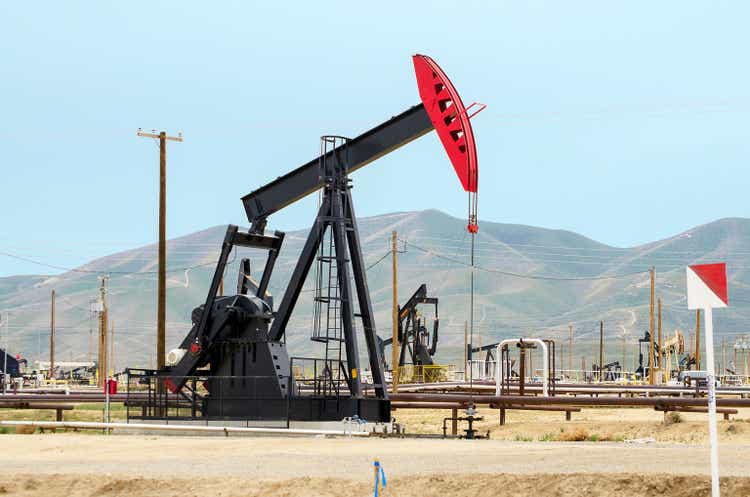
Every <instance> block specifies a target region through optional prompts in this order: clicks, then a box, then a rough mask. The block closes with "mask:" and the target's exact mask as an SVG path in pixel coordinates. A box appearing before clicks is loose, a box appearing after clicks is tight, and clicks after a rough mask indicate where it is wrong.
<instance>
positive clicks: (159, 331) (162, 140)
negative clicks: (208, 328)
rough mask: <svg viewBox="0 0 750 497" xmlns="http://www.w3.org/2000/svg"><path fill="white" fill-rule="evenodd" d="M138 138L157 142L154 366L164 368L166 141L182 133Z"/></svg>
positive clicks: (179, 139)
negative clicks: (156, 258) (157, 211)
mask: <svg viewBox="0 0 750 497" xmlns="http://www.w3.org/2000/svg"><path fill="white" fill-rule="evenodd" d="M137 135H138V136H142V137H145V138H155V139H158V140H159V281H158V284H157V287H158V291H157V294H158V295H157V313H156V314H157V316H156V366H157V369H162V368H163V367H164V361H165V358H166V349H165V347H166V345H165V343H166V336H167V140H170V141H176V142H181V141H182V133H178V134H177V136H167V133H166V131H161V132H160V133H159V134H156V133H155V132H153V133H144V132H143V131H141V129H140V128H139V129H138V133H137Z"/></svg>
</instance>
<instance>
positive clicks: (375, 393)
mask: <svg viewBox="0 0 750 497" xmlns="http://www.w3.org/2000/svg"><path fill="white" fill-rule="evenodd" d="M413 63H414V68H415V73H416V76H417V84H418V88H419V93H420V98H421V100H422V103H421V104H419V105H416V106H414V107H412V108H410V109H408V110H406V111H405V112H403V113H401V114H399V115H397V116H395V117H392V118H391V119H389V120H387V121H385V122H383V123H382V124H380V125H378V126H376V127H374V128H372V129H370V130H369V131H366V132H364V133H363V134H361V135H359V136H357V137H356V138H352V139H348V138H344V137H338V136H324V137H322V138H321V155H320V156H319V157H317V158H314V159H313V160H311V161H309V162H308V163H306V164H304V165H302V166H300V167H298V168H297V169H295V170H293V171H291V172H290V173H288V174H285V175H284V176H281V177H279V178H278V179H276V180H274V181H272V182H270V183H268V184H266V185H265V186H262V187H261V188H259V189H257V190H255V191H253V192H251V193H250V194H248V195H246V196H244V197H243V198H242V202H243V205H244V208H245V212H246V214H247V218H248V220H249V222H250V228H249V230H247V231H242V230H240V229H239V228H238V227H237V226H234V225H230V226H229V227H228V228H227V231H226V235H225V237H224V241H223V243H222V246H221V252H220V256H219V260H218V262H217V265H216V270H215V272H214V275H213V279H212V281H211V285H210V288H209V290H208V295H207V296H206V300H205V302H204V303H203V305H201V306H199V307H198V308H196V309H195V310H194V311H193V313H192V328H191V330H190V331H189V333H188V334H187V336H186V337H185V338H184V339H183V340H182V343H181V344H180V347H179V348H178V349H176V350H173V351H172V352H170V356H171V358H172V361H171V365H168V366H166V367H165V368H164V369H163V370H161V371H158V372H157V373H156V377H157V378H158V379H159V381H160V382H161V384H162V385H163V386H164V387H166V389H168V390H169V392H171V393H172V394H175V395H176V396H178V397H179V398H181V399H185V400H187V401H189V402H190V403H191V405H193V406H196V405H197V406H198V407H197V410H198V411H200V415H201V417H202V418H206V419H209V420H210V419H256V420H264V419H283V418H286V419H287V420H315V421H325V420H332V421H334V420H335V421H340V420H341V419H343V418H347V417H354V416H358V417H359V418H361V419H367V420H368V421H379V422H385V421H389V420H390V403H389V400H388V394H387V389H386V381H385V377H384V372H383V361H382V357H381V349H380V347H379V346H378V341H377V340H378V337H377V333H376V327H375V321H374V315H373V310H372V303H371V300H370V292H369V288H368V284H367V276H366V269H365V263H364V258H363V256H362V249H361V243H360V237H359V230H358V228H357V221H356V216H355V213H354V203H353V201H352V194H351V191H352V183H351V179H350V177H349V175H350V174H351V173H353V172H354V171H357V170H358V169H360V168H362V167H364V166H366V165H368V164H370V163H372V162H373V161H375V160H376V159H378V158H380V157H382V156H384V155H386V154H388V153H390V152H392V151H394V150H396V149H398V148H400V147H402V146H404V145H406V144H407V143H410V142H411V141H413V140H415V139H417V138H419V137H421V136H423V135H425V134H427V133H429V132H430V131H432V130H433V129H434V130H436V131H437V133H438V136H439V138H440V140H441V142H442V144H443V146H444V148H445V149H446V152H447V153H448V156H449V158H450V160H451V163H452V164H453V167H454V168H455V170H456V172H457V173H458V175H459V179H461V182H462V184H463V186H464V189H465V190H466V191H468V192H469V194H470V198H471V195H472V194H473V195H476V184H477V174H476V171H477V164H476V148H475V144H474V136H473V132H472V128H471V124H470V121H469V120H470V118H471V117H473V115H475V114H476V112H474V114H471V115H469V113H468V109H470V108H472V107H473V106H474V105H475V104H472V105H471V106H469V107H465V106H464V104H463V103H462V101H461V98H460V97H459V95H458V92H457V91H456V89H455V88H454V87H453V85H452V83H451V82H450V80H449V79H448V78H447V76H446V75H445V73H443V71H442V70H441V69H440V67H439V66H438V65H437V64H436V63H435V62H434V61H433V60H432V59H431V58H429V57H427V56H424V55H415V56H414V57H413ZM477 105H481V104H477ZM482 108H484V107H482ZM480 110H481V109H480ZM317 191H321V192H322V196H321V200H320V207H319V209H318V213H317V216H316V218H315V221H314V223H313V225H312V227H311V229H310V232H309V235H308V237H307V240H306V242H305V244H304V247H303V249H302V252H301V254H300V256H299V259H298V261H297V263H296V266H295V268H294V270H293V272H292V275H291V279H290V281H289V283H288V285H287V287H286V290H285V292H284V294H283V296H282V298H281V301H280V303H279V306H278V309H277V310H274V308H273V306H274V302H273V300H272V299H271V297H270V295H269V293H268V286H269V282H270V280H271V275H272V272H273V269H274V265H275V262H276V260H277V258H278V255H279V252H280V250H281V246H282V242H283V240H284V233H283V232H280V231H274V232H273V233H267V232H266V223H267V220H268V217H269V216H271V215H272V214H274V213H276V212H278V211H280V210H281V209H283V208H285V207H287V206H289V205H291V204H292V203H294V202H296V201H297V200H299V199H301V198H303V197H306V196H307V195H310V194H312V193H314V192H317ZM470 227H471V226H470ZM473 227H474V229H476V226H475V225H473ZM326 245H327V251H326V250H323V249H325V248H326ZM235 247H247V248H252V249H262V250H264V251H266V252H267V257H266V260H265V265H264V267H263V271H262V274H261V277H260V279H259V280H258V281H257V282H256V281H255V280H252V279H251V278H250V277H249V275H250V261H249V260H243V261H242V263H241V268H240V274H239V278H238V285H237V293H236V295H231V296H218V295H217V293H218V290H219V286H220V284H221V281H222V279H223V277H224V273H225V269H226V266H227V263H228V259H229V256H230V254H231V252H232V250H233V249H234V248H235ZM315 261H317V262H318V266H320V263H321V262H326V263H327V264H328V266H329V268H328V269H329V271H328V277H329V279H330V280H332V284H331V285H329V287H328V291H327V292H326V293H325V295H323V294H318V295H317V297H316V302H318V303H321V304H325V305H326V307H327V311H328V315H329V316H330V315H331V314H332V315H333V318H332V321H333V325H332V326H326V329H325V330H321V331H320V332H318V333H316V334H315V335H314V336H313V337H312V338H313V339H315V340H317V341H319V342H325V343H326V357H324V358H322V359H320V361H321V362H320V367H319V368H317V369H316V371H317V372H316V374H315V378H314V379H313V384H312V385H311V384H310V383H309V382H308V383H306V382H304V381H303V379H302V378H296V377H295V374H294V371H295V366H294V364H295V360H297V361H300V359H298V358H292V357H290V356H289V352H288V351H287V347H286V334H287V331H288V324H289V320H290V317H291V315H292V311H293V310H294V308H295V305H296V304H297V301H298V299H299V296H300V292H301V291H302V286H303V284H304V282H305V280H306V278H307V276H308V273H309V271H310V268H311V266H313V263H314V262H315ZM352 282H353V284H354V286H353V287H352ZM331 288H334V290H335V291H331ZM435 303H436V302H435ZM412 317H413V316H412ZM356 318H359V322H360V326H361V330H360V332H359V333H358V332H357V329H356V328H355V321H356ZM434 333H435V335H434V338H433V342H432V348H433V350H432V352H433V353H434V346H435V345H436V343H437V328H435V332H434ZM360 335H361V336H362V337H364V340H365V345H366V351H367V359H368V365H369V369H370V371H371V375H372V384H370V385H363V384H362V380H361V365H360V357H359V346H358V344H359V339H360ZM429 352H430V351H427V354H426V356H427V357H430V356H431V355H432V354H430V353H429ZM418 355H419V354H418ZM420 357H421V359H420V360H424V354H423V355H420ZM198 374H200V376H201V378H202V379H201V380H200V381H199V382H196V380H195V377H196V375H198ZM364 387H366V388H367V389H368V390H371V392H372V393H371V394H370V395H366V394H365V388H364ZM194 410H195V409H194Z"/></svg>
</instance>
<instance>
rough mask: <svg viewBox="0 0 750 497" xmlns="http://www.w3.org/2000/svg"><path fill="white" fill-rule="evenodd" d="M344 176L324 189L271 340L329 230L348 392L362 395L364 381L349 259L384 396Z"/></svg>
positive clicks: (378, 391)
mask: <svg viewBox="0 0 750 497" xmlns="http://www.w3.org/2000/svg"><path fill="white" fill-rule="evenodd" d="M340 174H341V175H342V176H340V177H339V178H336V179H334V180H333V181H332V182H330V183H329V184H328V185H327V186H326V187H325V188H324V193H323V199H322V202H321V205H320V209H319V210H318V215H317V217H316V218H315V222H314V223H313V226H312V228H311V229H310V234H309V235H308V237H307V240H306V241H305V245H304V247H303V249H302V253H301V254H300V257H299V259H298V261H297V265H296V266H295V268H294V271H293V272H292V277H291V279H290V281H289V285H288V286H287V289H286V292H285V293H284V296H283V298H282V300H281V304H279V309H278V312H277V313H276V316H275V318H274V320H273V324H272V325H271V330H270V332H269V340H281V339H283V338H284V336H285V333H286V327H287V325H288V324H289V319H290V318H291V315H292V311H293V310H294V307H295V305H296V303H297V300H298V299H299V295H300V292H301V291H302V286H303V285H304V283H305V280H306V279H307V275H308V273H309V272H310V268H311V267H312V264H313V262H314V260H315V257H316V253H317V248H318V246H319V245H320V240H322V238H323V236H324V234H325V231H326V230H327V229H331V231H332V234H333V243H334V250H335V252H336V265H337V275H338V284H339V290H340V292H341V294H340V298H341V311H342V313H341V316H342V328H343V332H344V342H345V343H344V346H345V350H346V358H347V366H348V371H347V372H348V375H347V376H348V384H349V391H350V393H351V395H352V396H353V397H357V398H361V397H362V395H363V394H362V384H361V381H360V368H359V352H358V350H359V348H358V344H357V333H356V329H355V327H354V315H355V313H354V306H353V303H354V294H353V292H352V290H353V289H352V286H351V278H350V277H349V274H350V273H349V269H350V268H349V263H351V274H352V276H353V279H354V285H355V288H356V293H357V299H358V304H359V316H360V317H361V319H362V327H363V333H364V337H365V342H366V345H367V353H368V358H369V363H370V371H372V379H373V386H374V389H375V395H376V397H378V398H381V399H385V398H387V395H388V394H387V392H386V388H385V375H384V373H383V366H382V357H381V354H380V349H379V347H378V345H377V334H376V328H375V320H374V313H373V310H372V302H371V300H370V291H369V288H368V286H367V274H366V269H365V264H364V257H363V256H362V248H361V246H360V240H359V232H358V229H357V224H356V216H355V214H354V205H353V202H352V197H351V191H350V187H349V185H348V180H347V179H346V178H345V174H346V171H345V170H343V171H340Z"/></svg>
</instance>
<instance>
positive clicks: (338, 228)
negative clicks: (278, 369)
mask: <svg viewBox="0 0 750 497" xmlns="http://www.w3.org/2000/svg"><path fill="white" fill-rule="evenodd" d="M332 196H333V199H332V202H331V207H332V213H331V214H332V216H331V217H332V218H333V221H332V222H331V230H332V232H333V244H334V247H335V250H336V269H337V271H336V273H337V277H338V283H339V292H340V293H339V298H340V299H341V319H342V324H343V329H344V330H343V331H344V346H345V348H346V360H347V366H348V369H349V371H347V374H348V376H349V390H350V391H351V394H352V397H361V396H362V385H361V383H360V375H361V373H360V370H359V348H358V347H357V333H356V330H355V329H354V308H353V305H352V304H353V303H354V298H353V295H352V285H351V281H350V280H349V260H348V259H349V257H348V251H347V247H346V231H347V226H346V225H347V222H346V221H347V220H346V218H345V217H344V206H343V204H342V202H341V193H339V192H335V191H334V192H333V193H332ZM355 275H356V271H355Z"/></svg>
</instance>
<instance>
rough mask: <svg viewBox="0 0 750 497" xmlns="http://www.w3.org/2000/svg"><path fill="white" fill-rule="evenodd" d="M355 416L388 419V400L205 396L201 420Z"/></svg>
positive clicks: (364, 418) (266, 419)
mask: <svg viewBox="0 0 750 497" xmlns="http://www.w3.org/2000/svg"><path fill="white" fill-rule="evenodd" d="M354 416H357V417H359V418H360V419H363V420H365V421H368V422H372V423H387V422H390V421H391V402H390V401H389V400H384V399H377V398H363V399H353V398H351V397H339V398H336V397H314V396H309V397H308V396H302V397H293V398H291V399H285V398H281V399H279V398H277V399H266V400H259V401H255V402H248V401H247V400H244V399H243V400H237V401H232V400H229V399H226V398H225V399H211V398H206V399H205V400H204V404H203V416H201V419H206V420H212V419H216V420H222V419H243V420H255V421H275V420H286V419H288V420H290V421H341V420H343V419H344V418H351V417H354Z"/></svg>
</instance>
